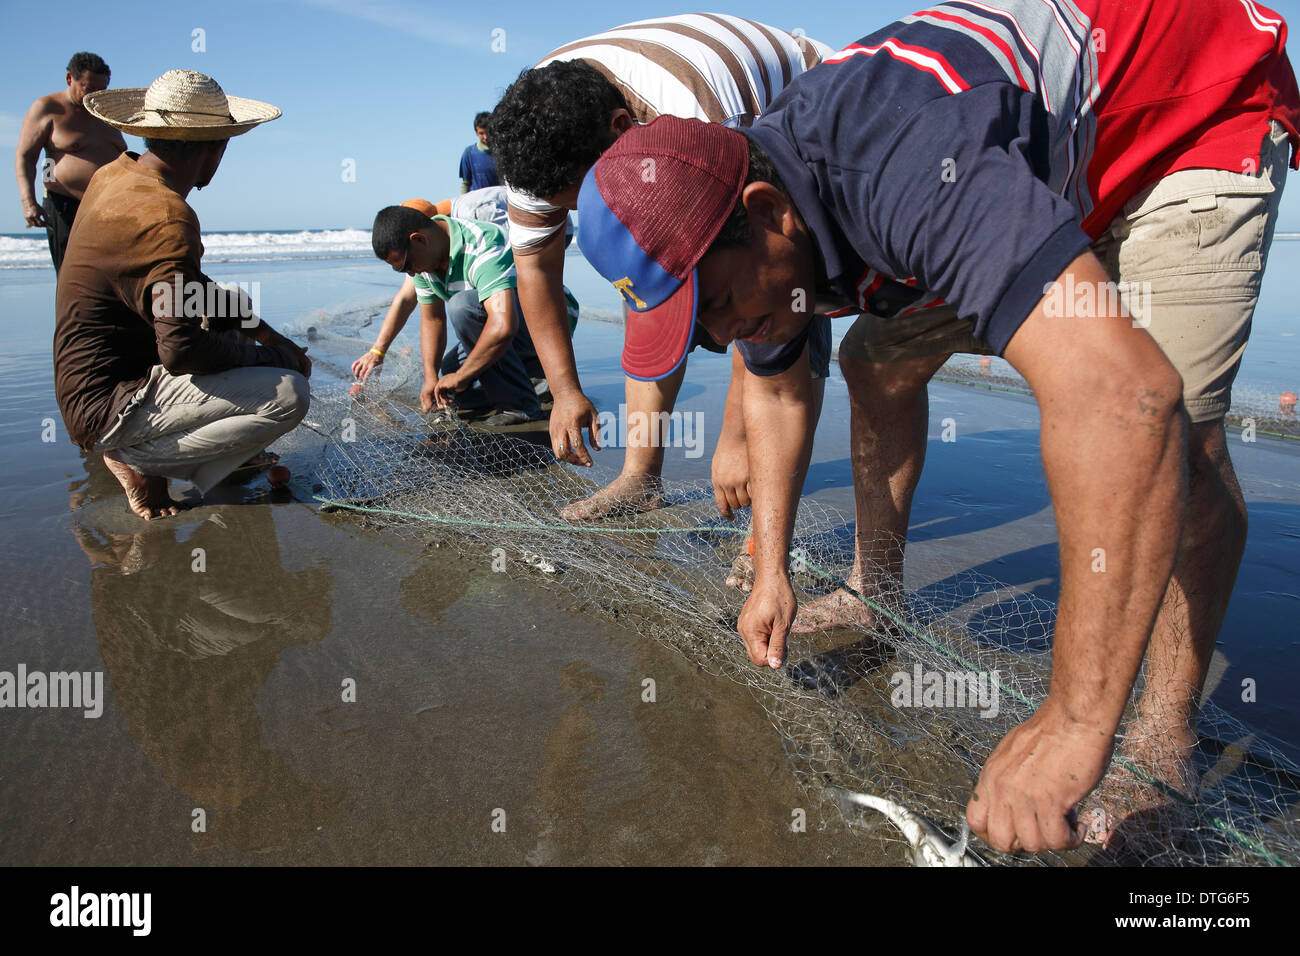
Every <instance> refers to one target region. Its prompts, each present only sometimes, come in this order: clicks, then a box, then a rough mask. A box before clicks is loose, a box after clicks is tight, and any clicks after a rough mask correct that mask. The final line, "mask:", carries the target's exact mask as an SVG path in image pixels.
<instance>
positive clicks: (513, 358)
mask: <svg viewBox="0 0 1300 956" xmlns="http://www.w3.org/2000/svg"><path fill="white" fill-rule="evenodd" d="M511 295H512V296H514V300H515V321H516V324H517V331H516V332H515V338H514V341H513V342H511V343H510V347H509V348H508V349H506V352H505V354H504V355H502V356H501V358H499V359H498V360H497V363H496V364H495V365H493V366H490V367H489V368H485V369H484V370H483V371H482V372H480V373H479V376H478V379H477V381H476V383H475V385H474V387H472V388H470V389H467V390H466V391H465V392H462V393H461V394H460V395H459V396H458V397H457V403H458V404H460V405H461V406H462V407H464V408H474V407H478V406H482V407H485V408H496V409H498V410H500V411H515V412H524V413H525V414H527V415H530V416H532V417H533V418H536V417H538V416H540V415H541V414H542V406H541V404H540V403H539V402H538V400H537V391H536V389H535V388H534V386H533V382H532V380H533V379H534V378H541V377H542V365H541V363H540V362H539V361H538V359H537V352H536V351H535V350H534V349H533V341H532V339H531V338H529V336H528V327H527V326H526V325H525V324H524V317H523V312H522V311H521V310H520V308H519V296H518V294H516V293H514V292H512V293H511ZM447 321H448V322H450V323H451V327H452V328H453V329H455V330H456V337H457V338H458V339H460V342H459V343H457V345H456V346H455V347H454V348H450V349H448V350H447V354H446V355H444V356H443V359H442V368H441V369H440V371H441V372H442V374H443V375H448V374H450V373H452V372H454V371H456V369H458V368H460V367H461V365H462V364H464V362H465V359H467V358H468V357H469V353H470V352H472V351H473V350H474V344H475V343H476V342H478V340H479V336H480V335H482V334H483V326H484V325H486V324H487V310H486V309H485V308H483V304H482V303H481V302H479V300H478V293H477V292H474V291H473V290H470V291H468V292H458V293H456V294H455V295H454V296H452V297H451V299H450V300H449V301H448V302H447Z"/></svg>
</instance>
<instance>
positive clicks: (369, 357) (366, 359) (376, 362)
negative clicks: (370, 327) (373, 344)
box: [352, 349, 384, 382]
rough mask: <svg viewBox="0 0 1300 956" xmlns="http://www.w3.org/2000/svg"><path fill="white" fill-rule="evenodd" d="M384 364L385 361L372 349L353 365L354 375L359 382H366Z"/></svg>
mask: <svg viewBox="0 0 1300 956" xmlns="http://www.w3.org/2000/svg"><path fill="white" fill-rule="evenodd" d="M383 364H384V360H383V359H382V358H381V357H380V356H378V355H376V354H375V353H374V350H373V349H372V350H369V351H367V352H366V354H365V355H363V356H361V358H359V359H357V360H356V361H355V362H353V363H352V374H353V376H354V377H355V378H356V380H357V381H358V382H364V381H365V380H366V379H368V378H370V373H371V372H373V371H374V370H375V369H376V368H377V367H379V366H380V365H383Z"/></svg>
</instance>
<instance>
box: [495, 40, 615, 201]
mask: <svg viewBox="0 0 1300 956" xmlns="http://www.w3.org/2000/svg"><path fill="white" fill-rule="evenodd" d="M616 109H625V110H626V109H628V105H627V100H626V99H624V98H623V94H622V93H620V92H619V91H618V88H617V87H615V86H614V84H613V83H611V82H610V81H609V80H608V79H606V78H605V75H604V74H603V73H601V72H600V71H599V70H597V69H596V68H595V67H594V66H592V65H591V64H590V63H586V62H585V61H583V60H571V61H562V62H557V63H552V64H550V65H549V66H544V67H541V68H540V69H533V70H524V71H523V72H522V73H520V74H519V78H518V79H517V80H515V82H514V83H512V84H511V85H510V88H509V89H507V90H506V92H505V95H504V96H503V97H501V102H500V103H498V104H497V106H496V109H495V110H493V111H492V119H491V121H490V122H489V124H488V141H489V142H491V144H492V156H493V157H494V158H495V159H496V163H497V170H498V171H499V172H500V173H501V178H502V179H504V180H505V181H506V182H507V183H509V184H510V185H511V186H512V187H513V188H515V189H518V190H520V191H522V192H526V193H529V194H531V195H533V196H538V197H541V198H545V197H548V196H554V195H555V194H556V193H559V192H563V191H564V190H566V189H568V188H569V187H571V186H576V185H577V184H578V173H579V171H581V170H585V169H586V168H587V167H588V166H591V165H593V164H594V163H595V162H596V160H597V159H599V158H600V154H601V153H603V152H604V151H605V150H607V149H609V147H610V144H612V143H613V142H614V137H613V135H612V134H611V133H610V131H609V114H610V113H612V112H613V111H614V110H616ZM629 112H631V111H630V110H629Z"/></svg>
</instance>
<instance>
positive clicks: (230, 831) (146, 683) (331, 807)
mask: <svg viewBox="0 0 1300 956" xmlns="http://www.w3.org/2000/svg"><path fill="white" fill-rule="evenodd" d="M78 517H79V519H80V520H78V521H77V523H76V524H74V527H73V533H74V534H75V536H76V539H77V542H78V544H80V546H81V549H82V551H84V552H85V554H86V556H87V557H88V558H89V559H90V561H91V565H92V572H91V578H92V584H91V594H92V601H93V614H94V622H95V630H96V634H97V637H98V640H99V647H100V651H101V653H102V655H103V659H104V666H105V669H106V671H107V674H108V680H109V686H110V688H111V690H112V692H113V695H114V698H115V699H116V701H117V704H118V706H119V707H120V708H121V710H122V713H123V715H124V717H125V720H126V724H127V726H128V727H129V728H130V731H131V733H132V734H133V735H134V736H135V738H136V739H137V740H138V741H139V742H140V747H141V749H142V750H143V752H144V754H145V755H146V756H147V758H148V759H149V761H150V763H152V764H153V765H154V766H155V767H156V768H157V769H158V770H159V772H160V773H161V774H162V775H163V777H164V778H165V779H166V780H167V782H168V783H170V784H171V785H172V786H174V787H176V788H178V789H179V790H181V791H183V792H184V793H186V794H188V795H189V796H191V797H193V799H194V801H195V805H196V808H200V807H201V808H203V810H204V814H205V815H206V832H203V831H200V832H198V833H197V835H196V837H195V846H196V849H202V848H204V847H206V846H211V845H213V844H224V845H227V846H231V847H233V848H235V849H240V850H264V849H271V848H274V847H281V846H286V845H291V844H292V843H294V842H296V840H297V839H299V838H301V837H302V836H303V835H305V834H307V833H310V832H312V831H313V830H314V829H315V828H316V827H317V826H319V825H321V824H322V823H323V822H325V821H326V820H328V819H330V818H331V817H333V816H335V815H336V814H337V813H338V812H339V808H340V806H341V795H340V794H339V793H337V792H335V791H334V790H332V789H330V788H325V787H322V786H319V785H317V784H314V783H311V782H309V781H304V780H301V779H299V778H298V777H296V776H295V775H294V774H293V773H292V772H291V771H290V770H289V769H288V768H287V767H286V766H285V763H284V760H283V757H282V756H281V754H280V753H279V752H277V751H274V750H269V749H267V748H265V747H263V746H262V743H261V736H262V718H261V716H260V715H259V714H258V711H257V707H256V705H255V698H256V696H257V694H258V692H259V690H260V689H261V687H262V685H263V684H264V683H265V682H266V679H267V677H268V676H269V675H270V673H271V671H272V670H274V668H275V667H276V665H277V663H278V661H279V657H280V654H281V652H282V651H284V650H285V649H287V648H290V647H294V646H299V645H307V644H313V643H315V642H317V641H319V640H320V639H321V638H323V637H324V636H325V635H326V634H328V633H329V632H330V629H331V627H332V621H331V606H330V590H331V585H332V582H331V577H330V574H329V573H328V572H327V571H325V570H324V569H322V568H307V569H305V570H302V571H298V572H290V571H286V570H285V569H284V568H283V567H282V565H281V562H280V554H279V548H278V544H277V540H276V534H275V522H274V520H273V517H272V511H271V509H268V508H260V507H239V506H234V507H226V508H219V509H210V510H209V511H208V512H207V513H206V515H205V518H204V520H203V521H202V522H201V523H199V524H198V525H197V527H196V526H194V525H193V524H191V523H181V522H184V518H181V519H178V520H177V521H175V522H152V523H150V524H148V525H145V524H144V523H142V522H141V523H139V526H138V530H134V531H130V532H122V531H117V530H110V529H109V528H106V527H103V526H98V527H97V526H96V525H95V524H92V523H90V522H89V521H88V520H86V517H87V516H86V514H85V513H83V514H81V515H79V516H78ZM105 524H110V525H114V524H116V522H105ZM290 594H292V595H293V597H292V600H289V599H287V595H290ZM191 828H192V829H197V827H196V826H192V827H191Z"/></svg>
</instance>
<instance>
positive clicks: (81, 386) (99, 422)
mask: <svg viewBox="0 0 1300 956" xmlns="http://www.w3.org/2000/svg"><path fill="white" fill-rule="evenodd" d="M139 158H140V157H139V156H138V155H137V154H135V153H123V154H122V155H121V156H120V157H118V158H117V159H116V160H114V161H113V162H111V163H109V164H108V165H107V166H104V167H102V168H100V169H99V170H98V171H97V172H96V173H95V175H94V176H93V177H92V178H91V180H90V186H89V187H88V188H87V189H86V195H85V198H84V199H83V200H82V203H81V208H80V209H79V210H78V211H77V220H76V222H75V223H74V224H73V226H72V234H71V236H70V237H69V239H68V250H67V253H66V255H65V257H64V260H63V268H62V270H61V271H60V272H59V284H58V291H57V293H56V295H55V312H56V316H57V318H56V321H55V326H54V389H55V394H56V395H57V397H58V401H59V410H60V411H61V412H62V413H63V421H64V423H65V424H66V425H67V428H68V434H69V435H70V436H71V438H72V440H73V441H75V442H76V443H77V444H78V445H80V446H81V447H82V448H85V449H86V450H87V451H89V450H91V449H92V448H93V447H94V445H95V442H97V441H98V440H99V438H100V436H101V435H103V434H104V432H105V431H107V430H108V428H109V427H110V426H111V424H112V422H113V419H114V418H115V416H116V415H117V413H118V412H119V411H121V410H122V408H123V407H124V406H125V405H126V403H127V402H128V401H129V400H130V399H131V397H132V396H133V395H134V394H135V393H136V392H137V391H139V389H140V387H141V386H142V385H144V383H145V381H146V380H147V379H148V377H149V372H150V370H151V369H152V368H153V366H155V365H158V364H161V365H163V366H164V367H166V369H167V371H169V372H171V373H173V374H176V375H183V374H196V375H202V374H208V373H213V372H224V371H225V370H227V369H231V368H238V367H241V366H246V365H274V366H279V367H282V368H295V367H296V365H295V363H294V361H293V359H292V358H291V357H290V356H288V355H286V354H285V353H284V352H283V351H282V350H281V349H279V348H277V347H275V346H259V345H258V344H257V343H256V342H254V340H253V339H252V338H251V335H252V333H253V332H255V331H256V326H257V325H258V324H259V322H258V321H257V320H254V319H249V318H248V316H249V314H250V310H249V309H248V307H247V300H246V297H243V296H242V295H240V294H239V293H231V292H225V291H222V292H220V293H217V294H211V293H208V292H207V290H208V289H209V288H210V286H211V283H212V280H210V279H209V278H208V277H207V276H206V275H204V274H203V272H202V271H201V270H200V268H199V263H200V260H201V259H202V257H203V243H202V241H201V240H200V238H199V220H198V217H197V216H196V215H195V214H194V210H193V209H191V208H190V207H189V204H188V203H186V202H185V200H184V199H182V198H181V197H180V195H178V194H177V193H176V192H174V191H173V190H171V189H170V188H168V187H167V186H166V185H165V184H164V183H163V181H162V177H161V176H160V175H159V174H158V173H157V172H154V171H153V170H149V169H145V168H144V167H142V166H141V165H140V164H139V163H138V162H137V160H138V159H139ZM178 282H179V285H178ZM178 288H179V289H180V290H181V292H182V298H181V299H180V300H177V299H176V297H175V290H176V289H178ZM187 292H189V293H198V294H196V295H188V296H187ZM187 301H188V303H189V304H190V305H191V306H194V305H197V304H198V303H199V302H200V301H201V302H202V303H203V305H204V307H203V308H202V309H201V310H199V309H195V308H192V307H191V308H188V309H187V308H185V305H186V304H187ZM209 305H215V308H209V307H208V306H209ZM187 312H189V313H190V314H189V315H187V314H186V313H187ZM195 312H199V313H200V314H194V313H195ZM243 321H247V322H249V323H251V325H252V327H251V328H248V329H244V330H243V331H245V332H247V333H248V335H249V336H250V337H248V338H245V337H241V336H230V335H223V334H222V333H223V332H227V331H229V330H230V329H239V328H241V322H243Z"/></svg>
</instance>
